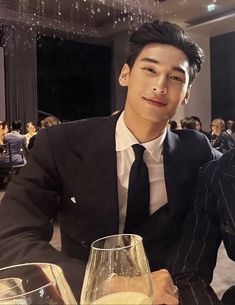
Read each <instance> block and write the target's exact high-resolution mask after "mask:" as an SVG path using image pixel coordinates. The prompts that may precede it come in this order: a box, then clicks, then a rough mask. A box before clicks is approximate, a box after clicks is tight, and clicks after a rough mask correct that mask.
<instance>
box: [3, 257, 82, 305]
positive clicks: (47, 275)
mask: <svg viewBox="0 0 235 305" xmlns="http://www.w3.org/2000/svg"><path fill="white" fill-rule="evenodd" d="M12 304H15V305H76V304H77V303H76V300H75V298H74V296H73V293H72V291H71V289H70V287H69V285H68V283H67V282H66V280H65V277H64V275H63V271H62V269H61V268H60V267H59V266H57V265H54V264H47V263H28V264H21V265H14V266H9V267H5V268H1V269H0V305H12Z"/></svg>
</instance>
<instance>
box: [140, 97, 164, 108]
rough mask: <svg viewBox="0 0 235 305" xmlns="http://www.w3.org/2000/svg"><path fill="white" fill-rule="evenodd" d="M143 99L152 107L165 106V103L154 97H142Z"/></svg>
mask: <svg viewBox="0 0 235 305" xmlns="http://www.w3.org/2000/svg"><path fill="white" fill-rule="evenodd" d="M143 99H144V100H145V101H147V102H148V103H149V104H151V105H153V106H157V107H165V106H166V105H167V103H166V102H164V101H161V100H159V99H156V97H143Z"/></svg>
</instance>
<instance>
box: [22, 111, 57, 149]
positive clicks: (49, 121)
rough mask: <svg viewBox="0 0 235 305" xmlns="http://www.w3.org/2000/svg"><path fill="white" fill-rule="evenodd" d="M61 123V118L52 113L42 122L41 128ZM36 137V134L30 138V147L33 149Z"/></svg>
mask: <svg viewBox="0 0 235 305" xmlns="http://www.w3.org/2000/svg"><path fill="white" fill-rule="evenodd" d="M60 123H61V122H60V120H59V119H58V118H57V117H56V116H53V115H50V116H48V117H46V118H45V119H44V120H42V121H41V122H40V128H41V129H42V128H46V127H51V126H55V125H58V124H60ZM35 137H36V134H35V135H33V136H32V137H31V138H30V140H29V144H28V149H31V148H32V147H33V145H34V141H35Z"/></svg>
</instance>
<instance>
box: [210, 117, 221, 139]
mask: <svg viewBox="0 0 235 305" xmlns="http://www.w3.org/2000/svg"><path fill="white" fill-rule="evenodd" d="M211 131H212V134H215V135H217V136H218V135H219V134H220V128H219V122H218V121H217V120H214V121H212V123H211Z"/></svg>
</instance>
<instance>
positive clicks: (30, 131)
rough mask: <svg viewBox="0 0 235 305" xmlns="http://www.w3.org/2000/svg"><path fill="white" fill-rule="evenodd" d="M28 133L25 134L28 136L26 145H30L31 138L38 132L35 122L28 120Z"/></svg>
mask: <svg viewBox="0 0 235 305" xmlns="http://www.w3.org/2000/svg"><path fill="white" fill-rule="evenodd" d="M26 129H27V133H26V134H25V137H26V145H27V146H28V145H29V140H30V139H31V138H32V137H33V136H35V135H36V134H37V129H36V126H35V124H34V123H33V122H28V123H27V125H26Z"/></svg>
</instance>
